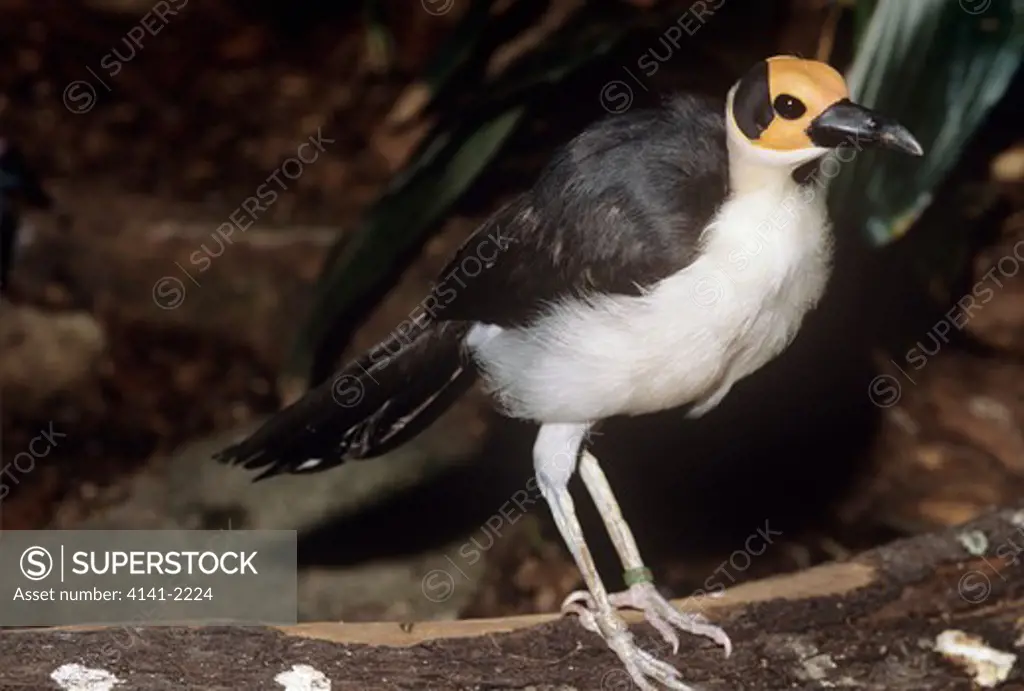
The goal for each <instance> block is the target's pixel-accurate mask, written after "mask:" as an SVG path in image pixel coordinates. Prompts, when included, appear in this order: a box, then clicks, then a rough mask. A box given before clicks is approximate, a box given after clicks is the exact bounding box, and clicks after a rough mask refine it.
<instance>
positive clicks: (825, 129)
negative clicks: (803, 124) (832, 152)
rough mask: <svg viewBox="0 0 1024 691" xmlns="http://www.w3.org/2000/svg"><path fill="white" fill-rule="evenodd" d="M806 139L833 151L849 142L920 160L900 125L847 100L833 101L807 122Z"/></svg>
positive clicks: (913, 141)
mask: <svg viewBox="0 0 1024 691" xmlns="http://www.w3.org/2000/svg"><path fill="white" fill-rule="evenodd" d="M807 136H809V137H810V138H811V141H812V142H814V144H815V146H820V147H823V148H826V149H835V148H838V147H840V146H842V145H843V144H844V143H846V142H849V143H850V144H853V145H854V146H859V145H862V144H866V145H868V146H874V147H880V148H884V149H892V150H894V151H902V152H903V153H906V154H911V155H912V156H920V155H921V154H922V153H924V149H922V148H921V145H920V144H918V143H917V140H916V139H914V135H912V134H911V133H910V130H908V129H907V128H906V127H904V126H903V125H901V124H899V123H898V122H896V121H895V120H893V119H892V118H887V117H885V116H884V115H880V114H878V113H876V112H874V111H872V110H870V109H868V108H865V107H864V106H859V105H857V104H856V103H854V102H852V101H850V100H849V99H845V98H844V99H843V100H842V101H837V102H836V103H833V104H832V105H831V106H829V107H828V108H827V109H826V110H825V111H824V112H823V113H822V114H821V115H819V116H818V117H816V118H814V120H812V121H811V125H810V127H808V128H807Z"/></svg>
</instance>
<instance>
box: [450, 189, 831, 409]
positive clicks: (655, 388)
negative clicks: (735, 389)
mask: <svg viewBox="0 0 1024 691" xmlns="http://www.w3.org/2000/svg"><path fill="white" fill-rule="evenodd" d="M823 196H824V195H816V194H811V195H807V194H805V193H803V192H802V191H801V190H800V189H799V188H797V187H796V186H795V185H793V186H789V185H787V186H786V187H785V188H783V189H781V190H780V189H775V190H765V191H762V192H758V193H755V194H747V195H744V196H743V197H742V198H740V199H734V200H731V201H729V202H726V203H725V204H723V205H722V207H721V209H720V210H719V212H718V214H717V215H716V216H715V218H714V220H713V221H712V222H711V223H710V224H709V225H708V227H707V228H706V229H705V231H704V235H703V238H702V250H701V254H700V256H699V258H698V259H697V260H696V261H694V262H693V263H692V264H691V265H690V266H688V267H686V268H685V269H683V270H681V271H679V272H677V273H675V274H673V275H671V276H669V277H667V278H665V279H664V280H662V281H661V282H659V283H658V284H656V285H654V286H652V287H651V289H650V290H649V291H647V292H646V293H645V294H644V295H641V296H637V297H632V296H623V295H599V296H593V297H592V298H591V299H589V300H586V301H583V300H571V301H566V302H563V303H560V304H557V305H554V306H552V308H551V309H549V310H548V311H547V312H546V313H544V315H543V316H541V317H540V318H538V319H537V320H536V321H534V322H533V323H532V324H530V325H529V326H528V327H524V328H518V329H501V328H498V327H495V326H490V325H483V324H481V325H478V326H477V327H475V328H474V329H473V330H472V331H471V332H470V335H469V336H468V337H467V346H468V347H469V348H470V350H471V351H472V353H473V355H474V358H475V359H476V361H477V362H478V363H479V365H480V368H481V371H482V374H483V378H484V381H485V383H486V385H487V388H488V389H489V390H490V391H491V393H492V394H493V395H494V396H495V398H496V399H497V401H498V403H499V405H501V407H502V408H503V409H504V410H505V412H506V413H508V414H509V415H511V416H513V417H519V418H525V419H531V420H536V421H540V422H589V421H596V420H599V419H602V418H607V417H611V416H614V415H638V414H642V413H649V412H654V411H658V410H664V409H667V408H673V407H676V406H679V405H683V404H686V403H694V404H695V406H694V408H693V411H692V412H691V415H699V414H702V413H704V412H706V411H707V410H710V409H711V408H713V407H714V406H715V405H717V404H718V403H719V401H721V399H722V398H724V396H725V395H726V393H728V391H729V389H730V388H731V387H732V385H733V384H735V383H736V382H737V381H738V380H740V379H742V378H743V377H745V376H747V375H749V374H751V373H752V372H754V371H755V370H757V369H758V368H760V367H761V366H762V365H764V364H765V363H766V362H768V361H769V360H771V359H772V358H774V357H775V356H776V355H778V354H779V353H780V352H781V351H782V350H783V349H784V348H785V347H786V346H787V345H788V344H789V343H790V342H791V341H792V339H793V337H794V336H795V335H796V331H797V329H798V328H799V326H800V323H801V321H802V319H803V317H804V315H805V314H806V312H807V311H808V310H809V309H810V308H811V307H813V306H814V305H815V304H816V303H817V301H818V299H819V298H820V297H821V294H822V292H823V291H824V288H825V284H826V282H827V280H828V274H829V269H830V258H831V234H830V232H829V228H828V220H827V215H826V212H825V208H824V206H823V201H822V200H821V199H819V198H818V197H823Z"/></svg>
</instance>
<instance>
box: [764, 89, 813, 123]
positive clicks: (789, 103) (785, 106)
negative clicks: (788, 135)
mask: <svg viewBox="0 0 1024 691" xmlns="http://www.w3.org/2000/svg"><path fill="white" fill-rule="evenodd" d="M772 107H774V108H775V112H776V113H778V114H779V115H781V116H782V117H784V118H786V119H787V120H797V119H799V118H800V117H801V116H802V115H803V114H804V113H806V112H807V106H805V105H804V104H803V101H801V100H800V99H798V98H796V97H795V96H790V95H789V94H781V95H780V96H778V97H777V98H776V99H775V102H774V103H773V104H772Z"/></svg>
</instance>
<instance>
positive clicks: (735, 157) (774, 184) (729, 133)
mask: <svg viewBox="0 0 1024 691" xmlns="http://www.w3.org/2000/svg"><path fill="white" fill-rule="evenodd" d="M735 91H736V87H733V88H732V89H731V90H730V91H729V95H728V96H727V97H726V104H725V128H726V146H727V147H728V151H729V188H730V190H731V191H732V194H733V196H735V195H738V194H747V193H749V192H753V191H755V190H763V189H766V188H781V187H785V186H787V185H788V183H790V182H792V177H793V171H795V170H796V169H797V168H799V167H800V166H802V165H803V164H805V163H808V162H809V161H813V160H814V159H816V158H820V157H821V156H824V155H825V154H827V153H828V149H822V148H818V147H815V148H809V149H798V150H796V151H773V150H771V149H763V148H761V147H759V146H755V145H754V144H751V143H750V140H749V139H747V137H746V136H745V135H744V134H743V133H742V132H741V131H740V129H739V127H738V126H737V125H736V120H735V118H733V117H732V102H733V95H734V93H735Z"/></svg>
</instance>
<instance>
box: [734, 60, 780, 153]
mask: <svg viewBox="0 0 1024 691" xmlns="http://www.w3.org/2000/svg"><path fill="white" fill-rule="evenodd" d="M732 113H733V117H735V118H736V125H737V126H738V127H739V128H740V132H742V133H743V134H745V135H746V136H747V139H757V138H758V137H760V136H761V133H762V132H764V131H765V130H766V129H768V125H770V124H771V122H772V118H774V117H775V111H774V110H773V109H772V94H771V89H770V88H769V86H768V61H767V60H761V61H760V62H758V63H757V64H756V65H754V66H753V67H751V68H750V71H748V72H747V73H746V74H745V75H743V78H742V79H740V83H739V86H737V87H736V95H735V96H733V100H732Z"/></svg>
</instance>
